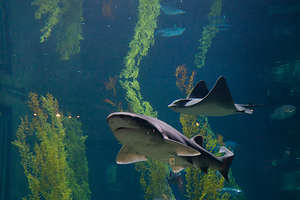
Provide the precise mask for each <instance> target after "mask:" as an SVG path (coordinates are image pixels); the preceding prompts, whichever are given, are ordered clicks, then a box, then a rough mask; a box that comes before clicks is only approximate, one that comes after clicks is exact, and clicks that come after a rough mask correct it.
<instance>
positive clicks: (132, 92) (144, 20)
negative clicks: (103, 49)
mask: <svg viewBox="0 0 300 200" xmlns="http://www.w3.org/2000/svg"><path fill="white" fill-rule="evenodd" d="M159 14H160V5H159V0H153V1H151V2H150V1H148V0H139V6H138V22H137V24H136V26H135V34H134V37H133V39H132V40H131V42H130V43H129V52H128V54H127V56H126V58H125V68H124V69H123V70H122V72H121V74H120V85H121V86H122V87H123V89H124V90H125V91H126V100H127V101H128V104H129V106H130V107H131V109H132V111H133V112H135V113H140V114H145V115H150V116H154V117H155V116H157V112H155V111H154V110H153V108H152V107H151V105H150V103H149V102H147V101H144V100H143V98H142V95H141V92H140V85H139V82H138V81H137V78H138V74H139V65H140V63H141V60H142V58H143V57H144V56H146V55H147V54H148V51H149V48H150V47H151V46H152V45H153V44H154V31H155V28H156V27H157V17H158V16H159Z"/></svg>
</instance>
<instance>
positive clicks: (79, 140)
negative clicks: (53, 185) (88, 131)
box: [63, 115, 91, 200]
mask: <svg viewBox="0 0 300 200" xmlns="http://www.w3.org/2000/svg"><path fill="white" fill-rule="evenodd" d="M63 126H64V128H65V132H66V136H65V140H64V141H65V146H66V152H67V155H68V156H67V162H68V165H69V167H70V169H71V170H70V174H69V179H70V180H69V181H70V182H69V185H70V188H71V190H72V199H73V200H88V199H91V190H90V187H89V181H88V173H89V169H88V160H87V157H86V155H85V152H86V147H85V141H86V139H87V135H84V133H83V131H82V128H81V127H82V125H81V122H80V121H79V120H78V119H76V118H74V117H72V116H71V115H68V116H67V117H64V118H63Z"/></svg>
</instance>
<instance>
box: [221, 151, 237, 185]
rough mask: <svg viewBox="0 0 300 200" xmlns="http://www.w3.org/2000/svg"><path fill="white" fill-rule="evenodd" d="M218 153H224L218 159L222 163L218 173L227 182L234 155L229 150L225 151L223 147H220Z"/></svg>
mask: <svg viewBox="0 0 300 200" xmlns="http://www.w3.org/2000/svg"><path fill="white" fill-rule="evenodd" d="M219 152H220V153H225V155H224V156H222V157H219V159H220V160H221V161H222V162H223V164H222V166H221V167H220V169H219V172H220V173H221V174H222V176H223V177H224V178H225V180H226V181H227V182H229V179H228V172H229V168H230V165H231V162H232V160H233V158H234V154H233V153H232V152H231V151H230V150H229V149H227V148H226V147H224V146H222V147H220V151H219Z"/></svg>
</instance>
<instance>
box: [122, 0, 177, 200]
mask: <svg viewBox="0 0 300 200" xmlns="http://www.w3.org/2000/svg"><path fill="white" fill-rule="evenodd" d="M159 2H160V1H159V0H153V1H148V0H139V6H138V22H137V24H136V26H135V34H134V37H133V39H132V40H131V42H130V43H129V52H128V54H127V56H126V57H125V68H124V69H123V70H122V72H121V74H120V85H121V87H122V88H123V89H124V90H125V91H126V100H127V102H128V107H129V108H130V111H131V112H134V113H139V114H143V115H147V116H152V117H157V112H156V111H154V109H153V108H152V106H151V104H150V103H149V102H148V101H145V100H144V99H143V97H142V94H141V92H140V84H139V82H138V80H137V79H138V75H139V66H140V63H141V60H142V58H143V57H144V56H146V55H147V54H148V51H149V48H150V47H151V46H152V45H153V44H154V31H155V29H156V27H157V17H158V16H159V14H160V3H159ZM135 168H136V170H137V171H138V172H139V173H140V183H141V186H142V188H143V190H144V192H145V199H154V198H158V199H171V198H172V191H171V188H170V186H169V185H168V183H167V181H166V179H167V176H168V171H167V170H166V168H167V165H166V164H163V163H161V162H158V161H154V160H148V161H147V162H143V163H137V164H136V165H135Z"/></svg>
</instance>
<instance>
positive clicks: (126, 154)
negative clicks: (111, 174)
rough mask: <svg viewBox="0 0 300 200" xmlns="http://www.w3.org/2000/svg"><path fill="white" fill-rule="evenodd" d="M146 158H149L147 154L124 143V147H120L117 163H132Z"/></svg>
mask: <svg viewBox="0 0 300 200" xmlns="http://www.w3.org/2000/svg"><path fill="white" fill-rule="evenodd" d="M146 160H147V158H146V156H144V155H141V154H138V153H136V152H134V151H132V150H130V148H129V147H127V146H125V145H123V146H122V148H121V149H120V151H119V153H118V156H117V159H116V161H117V164H130V163H136V162H141V161H146Z"/></svg>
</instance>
